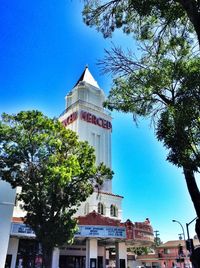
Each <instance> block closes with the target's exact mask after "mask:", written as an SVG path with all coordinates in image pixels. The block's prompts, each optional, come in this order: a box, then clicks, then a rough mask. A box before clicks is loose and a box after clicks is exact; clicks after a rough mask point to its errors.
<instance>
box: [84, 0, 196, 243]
mask: <svg viewBox="0 0 200 268" xmlns="http://www.w3.org/2000/svg"><path fill="white" fill-rule="evenodd" d="M83 17H84V21H85V23H86V24H87V25H89V26H96V28H97V30H98V31H100V32H102V33H103V35H104V37H110V36H111V35H112V32H113V31H114V30H115V29H117V28H122V29H123V31H124V33H126V34H133V36H134V38H136V39H137V40H138V46H139V47H140V54H139V53H138V55H135V53H134V52H132V51H131V50H128V51H127V52H126V51H124V50H122V49H121V48H120V47H117V46H115V45H113V47H112V49H111V50H105V57H104V59H102V60H100V61H99V65H100V66H101V68H102V70H103V72H105V73H110V74H111V75H112V76H113V87H112V89H111V90H110V93H109V97H108V100H107V102H106V103H105V105H106V106H107V107H108V108H109V109H111V110H112V109H116V110H121V111H123V112H131V113H132V114H133V117H134V119H135V120H136V119H137V118H138V117H150V118H151V119H152V121H153V123H154V126H155V131H156V136H157V138H158V139H159V140H161V141H163V143H164V145H165V146H166V147H167V148H168V149H169V154H168V157H167V158H168V160H169V161H170V162H172V163H173V164H175V165H177V166H178V167H182V168H183V171H184V176H185V179H186V183H187V187H188V190H189V193H190V196H191V199H192V201H193V204H194V207H195V210H196V213H197V216H198V217H199V218H200V191H199V189H198V185H197V184H196V180H195V174H194V173H195V172H199V168H200V161H199V160H200V150H199V149H200V148H199V144H200V140H199V138H200V136H199V133H200V124H199V123H200V121H199V118H200V88H199V85H200V72H199V70H200V69H199V67H200V57H199V46H198V47H197V46H196V44H197V43H199V44H200V2H199V1H198V0H167V1H164V0H156V1H154V0H138V1H137V0H136V1H132V0H130V1H126V0H122V1H121V0H113V1H98V0H97V1H93V0H88V1H85V8H84V11H83ZM199 44H198V45H199ZM196 232H197V234H198V237H199V238H200V220H198V221H197V224H196Z"/></svg>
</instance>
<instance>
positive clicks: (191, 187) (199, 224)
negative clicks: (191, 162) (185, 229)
mask: <svg viewBox="0 0 200 268" xmlns="http://www.w3.org/2000/svg"><path fill="white" fill-rule="evenodd" d="M183 171H184V175H185V180H186V183H187V188H188V191H189V194H190V197H191V199H192V202H193V204H194V208H195V211H196V214H197V216H198V219H197V220H196V225H195V231H196V234H197V236H198V239H199V241H200V192H199V189H198V186H197V184H196V180H195V176H194V171H193V170H191V169H190V168H187V167H183ZM191 261H192V264H193V267H195V268H200V263H199V259H198V258H196V256H195V254H194V252H193V253H192V255H191Z"/></svg>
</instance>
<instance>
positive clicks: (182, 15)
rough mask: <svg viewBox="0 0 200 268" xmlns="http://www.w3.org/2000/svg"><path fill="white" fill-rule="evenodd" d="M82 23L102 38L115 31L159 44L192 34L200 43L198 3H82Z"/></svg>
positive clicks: (136, 0) (114, 0)
mask: <svg viewBox="0 0 200 268" xmlns="http://www.w3.org/2000/svg"><path fill="white" fill-rule="evenodd" d="M83 16H84V21H85V23H86V24H87V25H89V26H96V28H97V30H98V31H100V32H102V33H103V35H104V37H109V36H111V35H112V32H113V31H114V30H115V29H116V28H122V29H123V31H124V33H127V34H130V33H133V34H134V35H135V37H136V38H138V39H139V40H145V39H148V40H149V39H152V38H154V39H155V40H157V41H159V40H160V39H164V38H165V36H169V34H171V33H173V32H176V34H177V33H178V32H179V33H181V34H184V37H185V38H191V37H192V35H191V34H193V33H195V35H196V36H197V38H198V40H199V43H200V3H199V1H198V0H166V1H165V0H112V1H101V0H95V1H94V0H85V6H84V11H83Z"/></svg>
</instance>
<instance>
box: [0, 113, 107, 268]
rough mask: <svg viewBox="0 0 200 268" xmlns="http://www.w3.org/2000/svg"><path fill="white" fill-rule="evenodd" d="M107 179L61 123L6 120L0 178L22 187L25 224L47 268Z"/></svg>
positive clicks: (0, 128) (1, 128) (22, 116)
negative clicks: (77, 213)
mask: <svg viewBox="0 0 200 268" xmlns="http://www.w3.org/2000/svg"><path fill="white" fill-rule="evenodd" d="M105 176H106V177H109V178H110V177H111V176H112V172H111V171H110V170H109V169H108V168H106V167H105V166H104V165H103V164H101V165H100V166H99V167H96V166H95V155H94V149H93V148H92V147H90V146H89V145H88V143H87V142H80V141H78V138H77V135H76V134H75V133H74V132H72V131H71V130H66V129H65V128H64V127H63V126H62V124H61V123H60V122H59V121H58V120H56V119H50V118H47V117H46V116H44V115H43V114H42V113H41V112H39V111H28V112H20V113H18V114H17V115H8V114H3V115H2V120H1V121H0V178H1V179H3V180H5V181H7V182H9V183H10V184H11V185H12V187H13V188H14V187H17V186H20V187H21V192H20V193H19V194H18V200H20V201H22V205H21V207H22V209H23V210H25V211H26V212H27V214H26V216H25V223H26V224H28V225H29V226H30V227H31V228H32V229H33V230H34V232H35V234H36V237H37V239H38V240H39V242H41V244H42V248H43V254H44V257H45V254H46V255H47V257H46V265H47V267H48V265H49V264H48V262H49V261H50V260H48V259H50V257H49V256H50V255H51V252H52V249H53V247H55V246H60V245H63V244H64V243H71V242H72V240H73V235H74V233H75V231H76V219H74V218H73V217H72V216H73V214H74V213H75V211H76V210H77V207H78V206H79V205H80V203H81V202H83V201H85V200H86V198H87V197H88V196H89V195H90V194H91V193H92V192H93V189H94V184H97V183H98V184H101V183H102V180H103V178H104V177H105ZM49 267H50V266H49Z"/></svg>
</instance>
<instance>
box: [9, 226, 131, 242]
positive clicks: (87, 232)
mask: <svg viewBox="0 0 200 268" xmlns="http://www.w3.org/2000/svg"><path fill="white" fill-rule="evenodd" d="M10 234H11V235H13V236H18V237H19V236H23V237H24V236H26V237H32V238H35V233H34V231H33V230H32V229H31V228H30V227H29V226H27V225H26V224H23V223H15V222H13V223H12V224H11V231H10ZM75 237H104V238H106V237H107V238H121V239H125V238H126V229H125V227H115V226H95V225H88V226H87V225H78V231H77V232H76V234H75Z"/></svg>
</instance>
